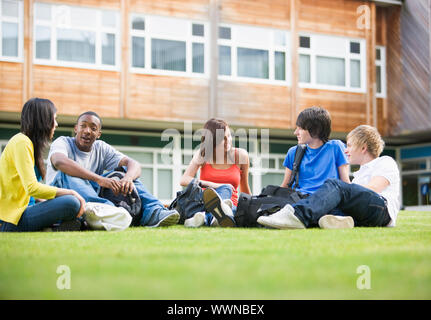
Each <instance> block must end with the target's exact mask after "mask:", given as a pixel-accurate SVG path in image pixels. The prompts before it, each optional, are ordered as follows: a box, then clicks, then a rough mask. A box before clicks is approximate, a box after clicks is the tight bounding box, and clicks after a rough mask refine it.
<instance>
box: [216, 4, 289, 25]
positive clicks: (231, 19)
mask: <svg viewBox="0 0 431 320" xmlns="http://www.w3.org/2000/svg"><path fill="white" fill-rule="evenodd" d="M220 9H221V10H220V11H221V12H220V22H221V23H239V24H249V25H256V26H264V27H271V28H277V29H290V1H286V0H260V1H256V0H220Z"/></svg>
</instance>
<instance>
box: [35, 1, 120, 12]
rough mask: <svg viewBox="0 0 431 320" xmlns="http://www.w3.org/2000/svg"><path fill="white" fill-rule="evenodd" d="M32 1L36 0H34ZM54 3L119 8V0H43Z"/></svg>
mask: <svg viewBox="0 0 431 320" xmlns="http://www.w3.org/2000/svg"><path fill="white" fill-rule="evenodd" d="M34 2H37V1H36V0H35V1H34ZM42 2H50V3H54V4H59V5H61V4H65V5H71V6H78V7H79V6H82V7H95V8H103V9H118V10H119V9H120V4H121V1H118V0H61V1H58V0H43V1H42Z"/></svg>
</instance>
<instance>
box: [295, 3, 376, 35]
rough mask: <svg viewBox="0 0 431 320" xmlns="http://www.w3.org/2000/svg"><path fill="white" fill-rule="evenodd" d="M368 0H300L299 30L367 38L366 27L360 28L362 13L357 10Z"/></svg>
mask: <svg viewBox="0 0 431 320" xmlns="http://www.w3.org/2000/svg"><path fill="white" fill-rule="evenodd" d="M361 5H369V2H368V1H354V0H349V1H346V0H300V1H299V3H298V10H299V11H298V22H297V23H298V30H299V31H308V32H319V33H324V34H332V35H339V36H346V37H355V38H365V28H358V25H357V22H358V18H360V16H361V13H359V14H358V12H357V10H358V8H359V7H360V6H361Z"/></svg>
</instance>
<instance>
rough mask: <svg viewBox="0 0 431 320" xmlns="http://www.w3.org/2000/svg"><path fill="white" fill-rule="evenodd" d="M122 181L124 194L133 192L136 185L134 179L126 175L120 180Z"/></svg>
mask: <svg viewBox="0 0 431 320" xmlns="http://www.w3.org/2000/svg"><path fill="white" fill-rule="evenodd" d="M120 183H121V186H122V187H121V193H122V194H124V195H127V194H131V193H132V191H133V187H134V185H133V180H132V179H131V178H128V177H126V176H124V178H123V179H121V180H120Z"/></svg>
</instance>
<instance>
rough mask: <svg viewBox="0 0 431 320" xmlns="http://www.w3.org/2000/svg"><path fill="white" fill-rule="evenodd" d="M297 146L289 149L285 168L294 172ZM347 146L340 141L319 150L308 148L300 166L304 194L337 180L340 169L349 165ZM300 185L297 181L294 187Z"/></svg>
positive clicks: (327, 143) (334, 141) (284, 164)
mask: <svg viewBox="0 0 431 320" xmlns="http://www.w3.org/2000/svg"><path fill="white" fill-rule="evenodd" d="M296 148H297V146H294V147H292V148H290V149H289V151H288V152H287V155H286V158H285V159H284V163H283V166H285V167H287V168H289V169H290V170H292V168H293V160H294V159H295V152H296ZM344 150H345V146H344V143H343V142H342V141H340V140H329V141H328V142H326V143H325V144H324V145H322V146H321V147H319V148H317V149H311V148H310V147H307V150H306V151H305V154H304V157H303V158H302V161H301V165H300V166H299V179H298V180H299V188H298V190H299V191H301V192H303V193H313V192H315V191H316V190H317V189H318V188H319V187H320V186H321V185H322V184H323V183H324V182H325V181H326V180H327V179H330V178H337V179H339V178H340V176H339V174H338V167H339V166H342V165H344V164H348V160H347V156H346V154H345V153H344ZM296 184H298V181H295V184H294V186H295V185H296Z"/></svg>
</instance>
